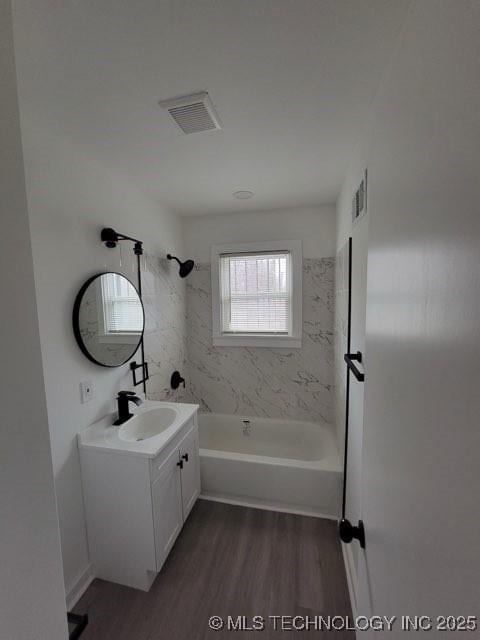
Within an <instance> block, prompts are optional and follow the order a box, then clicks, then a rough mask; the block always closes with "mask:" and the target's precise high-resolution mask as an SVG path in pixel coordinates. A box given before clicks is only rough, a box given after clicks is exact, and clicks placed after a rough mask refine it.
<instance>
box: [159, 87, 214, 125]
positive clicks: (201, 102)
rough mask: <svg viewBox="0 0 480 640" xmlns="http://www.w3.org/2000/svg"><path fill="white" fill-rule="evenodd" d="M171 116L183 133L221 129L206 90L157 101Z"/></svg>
mask: <svg viewBox="0 0 480 640" xmlns="http://www.w3.org/2000/svg"><path fill="white" fill-rule="evenodd" d="M158 104H159V105H160V106H161V107H162V109H166V110H167V111H168V113H169V114H170V115H171V116H172V118H173V119H174V121H175V124H176V125H177V126H178V127H179V128H180V129H181V131H183V133H200V132H201V131H214V130H215V129H221V127H220V122H219V121H218V116H217V114H216V113H215V109H214V107H213V104H212V101H211V100H210V97H209V95H208V93H207V92H206V91H204V92H202V93H194V94H193V95H190V96H183V97H181V98H173V99H172V100H162V101H161V102H159V103H158Z"/></svg>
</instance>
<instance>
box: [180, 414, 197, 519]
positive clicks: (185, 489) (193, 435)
mask: <svg viewBox="0 0 480 640" xmlns="http://www.w3.org/2000/svg"><path fill="white" fill-rule="evenodd" d="M180 459H181V461H182V464H183V466H182V506H183V519H184V520H186V519H187V516H188V514H189V513H190V511H191V509H192V507H193V505H194V504H195V500H196V499H197V498H198V496H199V494H200V461H199V458H198V435H197V427H196V426H195V427H193V428H192V430H191V431H189V432H188V434H187V435H186V436H185V438H184V439H183V440H182V442H181V443H180Z"/></svg>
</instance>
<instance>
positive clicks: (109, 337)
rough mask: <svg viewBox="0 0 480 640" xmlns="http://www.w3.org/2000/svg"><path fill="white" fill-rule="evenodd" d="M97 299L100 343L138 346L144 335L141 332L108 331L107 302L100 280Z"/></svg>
mask: <svg viewBox="0 0 480 640" xmlns="http://www.w3.org/2000/svg"><path fill="white" fill-rule="evenodd" d="M116 275H122V274H116ZM132 286H133V285H132ZM96 298H97V317H98V342H99V343H101V344H137V343H138V340H139V338H140V336H141V334H142V332H141V331H139V332H134V331H125V332H124V331H115V332H112V333H111V332H109V331H108V330H107V328H106V327H107V319H106V317H105V301H104V299H103V294H102V283H101V281H100V280H97V287H96ZM144 319H145V316H144Z"/></svg>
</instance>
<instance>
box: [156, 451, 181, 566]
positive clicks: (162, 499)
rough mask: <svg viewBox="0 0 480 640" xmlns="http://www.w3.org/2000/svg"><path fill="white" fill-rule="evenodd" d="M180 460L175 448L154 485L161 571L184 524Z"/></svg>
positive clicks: (158, 562)
mask: <svg viewBox="0 0 480 640" xmlns="http://www.w3.org/2000/svg"><path fill="white" fill-rule="evenodd" d="M178 462H179V460H178V450H175V451H173V452H172V453H171V455H170V456H169V457H168V458H167V460H166V461H165V462H164V464H163V465H162V467H161V468H160V473H159V475H158V477H157V479H156V480H155V482H154V483H153V485H152V501H153V515H154V526H155V555H156V561H157V571H160V569H161V567H162V565H163V563H164V561H165V558H166V557H167V555H168V552H169V551H170V549H171V548H172V546H173V543H174V542H175V540H176V537H177V535H178V533H179V532H180V529H181V528H182V524H183V514H182V489H181V480H180V467H179V465H178Z"/></svg>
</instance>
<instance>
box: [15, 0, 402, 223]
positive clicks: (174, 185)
mask: <svg viewBox="0 0 480 640" xmlns="http://www.w3.org/2000/svg"><path fill="white" fill-rule="evenodd" d="M407 7H408V0H168V1H167V0H135V1H134V2H119V0H100V1H99V0H65V1H63V2H58V1H57V0H15V2H14V12H15V13H14V16H15V42H16V48H17V64H18V72H19V75H20V77H21V81H22V86H23V91H22V96H23V98H24V99H25V103H26V104H25V105H23V106H24V107H25V108H26V109H28V110H29V111H30V112H31V113H32V114H34V115H35V117H36V118H37V119H39V120H40V121H41V122H42V124H43V125H44V126H46V127H50V128H52V129H55V130H57V131H59V132H60V133H61V134H62V135H65V136H68V137H69V138H70V139H72V140H74V141H77V143H78V144H79V145H86V146H88V147H89V149H90V150H91V151H92V152H94V153H96V154H97V155H98V156H100V158H101V159H102V161H103V162H105V163H107V164H108V165H109V166H111V167H112V168H113V169H116V170H118V171H120V172H122V174H124V175H125V176H128V178H129V179H131V180H132V181H133V182H134V183H136V184H137V185H138V187H139V188H140V189H142V190H143V191H145V192H146V193H148V194H149V195H150V196H152V197H153V198H155V199H156V200H157V201H158V202H159V203H161V204H163V205H165V206H168V207H169V208H171V209H173V210H174V211H176V212H177V213H180V214H182V215H196V214H206V213H232V212H235V211H245V210H257V209H274V208H280V207H283V208H285V207H296V206H314V205H320V204H332V203H334V202H335V200H336V198H337V195H338V193H339V189H340V186H341V182H342V179H343V177H344V175H345V171H346V166H347V163H348V159H349V153H350V152H351V151H352V148H353V147H354V146H355V140H356V138H357V136H358V132H359V129H360V127H361V126H362V123H363V122H364V119H365V117H366V113H367V110H368V107H369V105H370V103H371V101H372V99H373V96H374V94H375V91H376V88H377V86H378V84H379V81H380V78H381V75H382V73H383V72H384V71H385V67H386V64H387V62H388V59H389V55H390V51H391V49H392V47H393V45H394V42H395V38H396V36H397V34H398V32H399V30H400V28H401V25H402V23H403V19H404V17H405V14H406V10H407ZM204 90H207V91H208V92H209V94H210V96H211V99H212V101H213V103H214V104H215V106H216V109H217V111H218V114H219V117H220V120H221V123H222V125H223V128H222V130H221V131H213V132H210V133H200V134H194V135H189V136H185V135H184V134H182V133H181V132H179V130H178V129H177V128H176V127H175V125H174V123H173V121H171V120H170V117H169V116H168V114H167V112H166V111H164V110H161V109H160V108H159V107H158V104H157V103H158V101H159V100H165V99H167V98H171V97H175V96H179V95H184V94H187V93H193V92H198V91H204ZM245 189H247V190H251V191H253V192H254V193H255V197H254V198H252V199H250V200H236V199H235V198H233V197H232V193H233V192H235V191H238V190H245Z"/></svg>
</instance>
